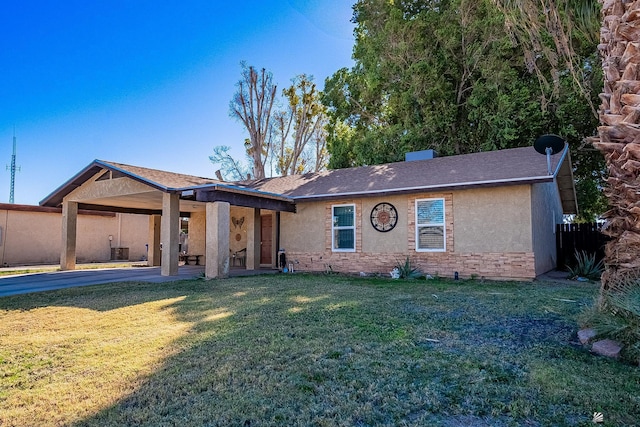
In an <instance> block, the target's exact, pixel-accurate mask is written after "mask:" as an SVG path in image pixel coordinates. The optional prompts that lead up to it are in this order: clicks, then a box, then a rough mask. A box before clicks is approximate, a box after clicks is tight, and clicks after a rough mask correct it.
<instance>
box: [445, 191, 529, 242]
mask: <svg viewBox="0 0 640 427" xmlns="http://www.w3.org/2000/svg"><path fill="white" fill-rule="evenodd" d="M453 232H454V236H455V237H454V239H455V247H456V252H472V253H477V252H531V251H533V242H532V237H531V191H530V186H529V185H514V186H509V187H495V188H480V189H472V190H462V191H456V192H454V193H453Z"/></svg>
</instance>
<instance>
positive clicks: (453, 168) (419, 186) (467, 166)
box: [40, 146, 577, 213]
mask: <svg viewBox="0 0 640 427" xmlns="http://www.w3.org/2000/svg"><path fill="white" fill-rule="evenodd" d="M561 166H563V167H561ZM105 168H106V169H111V170H114V171H119V172H121V173H124V174H125V175H127V176H129V177H131V178H132V179H136V180H138V181H140V182H143V183H145V184H148V185H150V186H151V187H154V188H156V189H158V190H161V191H176V190H188V189H197V188H202V187H204V188H206V187H208V186H209V187H212V188H213V187H216V188H217V187H228V189H231V190H234V191H242V190H248V191H251V192H253V193H256V194H257V193H263V194H264V193H269V194H264V195H265V197H273V196H274V195H282V196H286V197H288V198H291V199H293V200H294V201H303V200H312V199H321V198H336V197H345V196H358V195H360V196H364V195H375V194H387V193H407V192H417V191H440V190H445V189H450V190H451V189H460V188H471V187H479V186H498V185H513V184H518V183H521V184H525V183H534V182H551V181H553V179H554V176H557V179H558V182H559V188H560V190H561V197H562V200H563V206H564V210H565V213H577V206H576V200H575V191H574V190H573V188H574V186H573V177H572V176H571V168H570V159H569V152H568V146H565V149H564V150H563V151H562V152H561V153H558V154H556V155H553V156H551V170H552V172H553V174H554V175H549V174H548V172H547V160H546V157H545V156H543V155H540V154H538V153H537V152H536V151H535V150H534V148H533V147H525V148H513V149H508V150H500V151H489V152H482V153H473V154H465V155H460V156H450V157H436V158H434V159H429V160H417V161H410V162H397V163H387V164H383V165H375V166H362V167H355V168H345V169H336V170H330V171H324V172H318V173H310V174H305V175H292V176H286V177H276V178H265V179H262V180H257V181H245V182H235V183H226V182H221V181H218V180H215V179H211V178H204V177H198V176H192V175H185V174H179V173H173V172H166V171H161V170H157V169H149V168H144V167H139V166H132V165H126V164H122V163H115V162H107V161H102V160H96V161H94V162H93V163H92V164H90V165H89V166H87V167H86V168H85V169H84V170H82V171H81V172H79V173H78V174H77V175H75V176H74V177H73V178H71V179H70V180H69V181H67V182H66V183H65V184H63V185H62V186H61V187H59V188H58V189H57V190H56V191H54V192H53V193H52V194H51V195H49V196H48V197H47V198H45V199H44V200H43V201H42V202H41V203H40V204H41V205H43V206H58V205H59V204H60V203H61V202H62V199H63V197H64V196H66V195H67V194H69V193H70V192H71V191H73V189H74V188H76V187H78V186H79V185H82V183H83V182H85V181H86V180H88V179H89V178H90V177H92V176H93V175H95V174H96V173H97V172H98V171H100V170H102V169H105Z"/></svg>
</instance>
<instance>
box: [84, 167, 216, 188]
mask: <svg viewBox="0 0 640 427" xmlns="http://www.w3.org/2000/svg"><path fill="white" fill-rule="evenodd" d="M96 162H98V163H101V164H102V165H104V166H110V169H112V170H119V171H122V172H126V173H127V175H130V176H131V175H133V176H136V177H138V178H141V180H142V181H143V182H144V181H146V182H148V183H153V184H157V185H155V186H156V187H163V189H183V188H192V187H198V186H201V185H209V184H217V183H220V181H218V180H216V179H212V178H204V177H200V176H193V175H185V174H181V173H175V172H166V171H162V170H158V169H149V168H143V167H140V166H132V165H125V164H123V163H116V162H108V161H104V160H97V161H96Z"/></svg>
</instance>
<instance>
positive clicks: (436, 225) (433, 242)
mask: <svg viewBox="0 0 640 427" xmlns="http://www.w3.org/2000/svg"><path fill="white" fill-rule="evenodd" d="M444 218H445V213H444V199H419V200H416V251H418V252H443V251H444V250H445V242H446V239H445V237H446V236H445V234H446V228H445V223H444Z"/></svg>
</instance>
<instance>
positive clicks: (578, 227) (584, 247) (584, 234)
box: [556, 222, 609, 270]
mask: <svg viewBox="0 0 640 427" xmlns="http://www.w3.org/2000/svg"><path fill="white" fill-rule="evenodd" d="M608 241H609V238H608V237H607V236H605V235H604V234H602V232H601V231H600V226H599V225H598V224H597V223H595V222H594V223H584V224H558V225H556V249H557V252H558V269H559V270H563V269H565V268H566V266H567V265H570V266H573V265H575V263H576V256H575V252H576V251H578V252H580V251H585V252H587V253H588V254H592V253H595V254H596V260H597V261H599V260H601V259H603V258H604V245H605V244H606V243H607V242H608Z"/></svg>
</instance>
